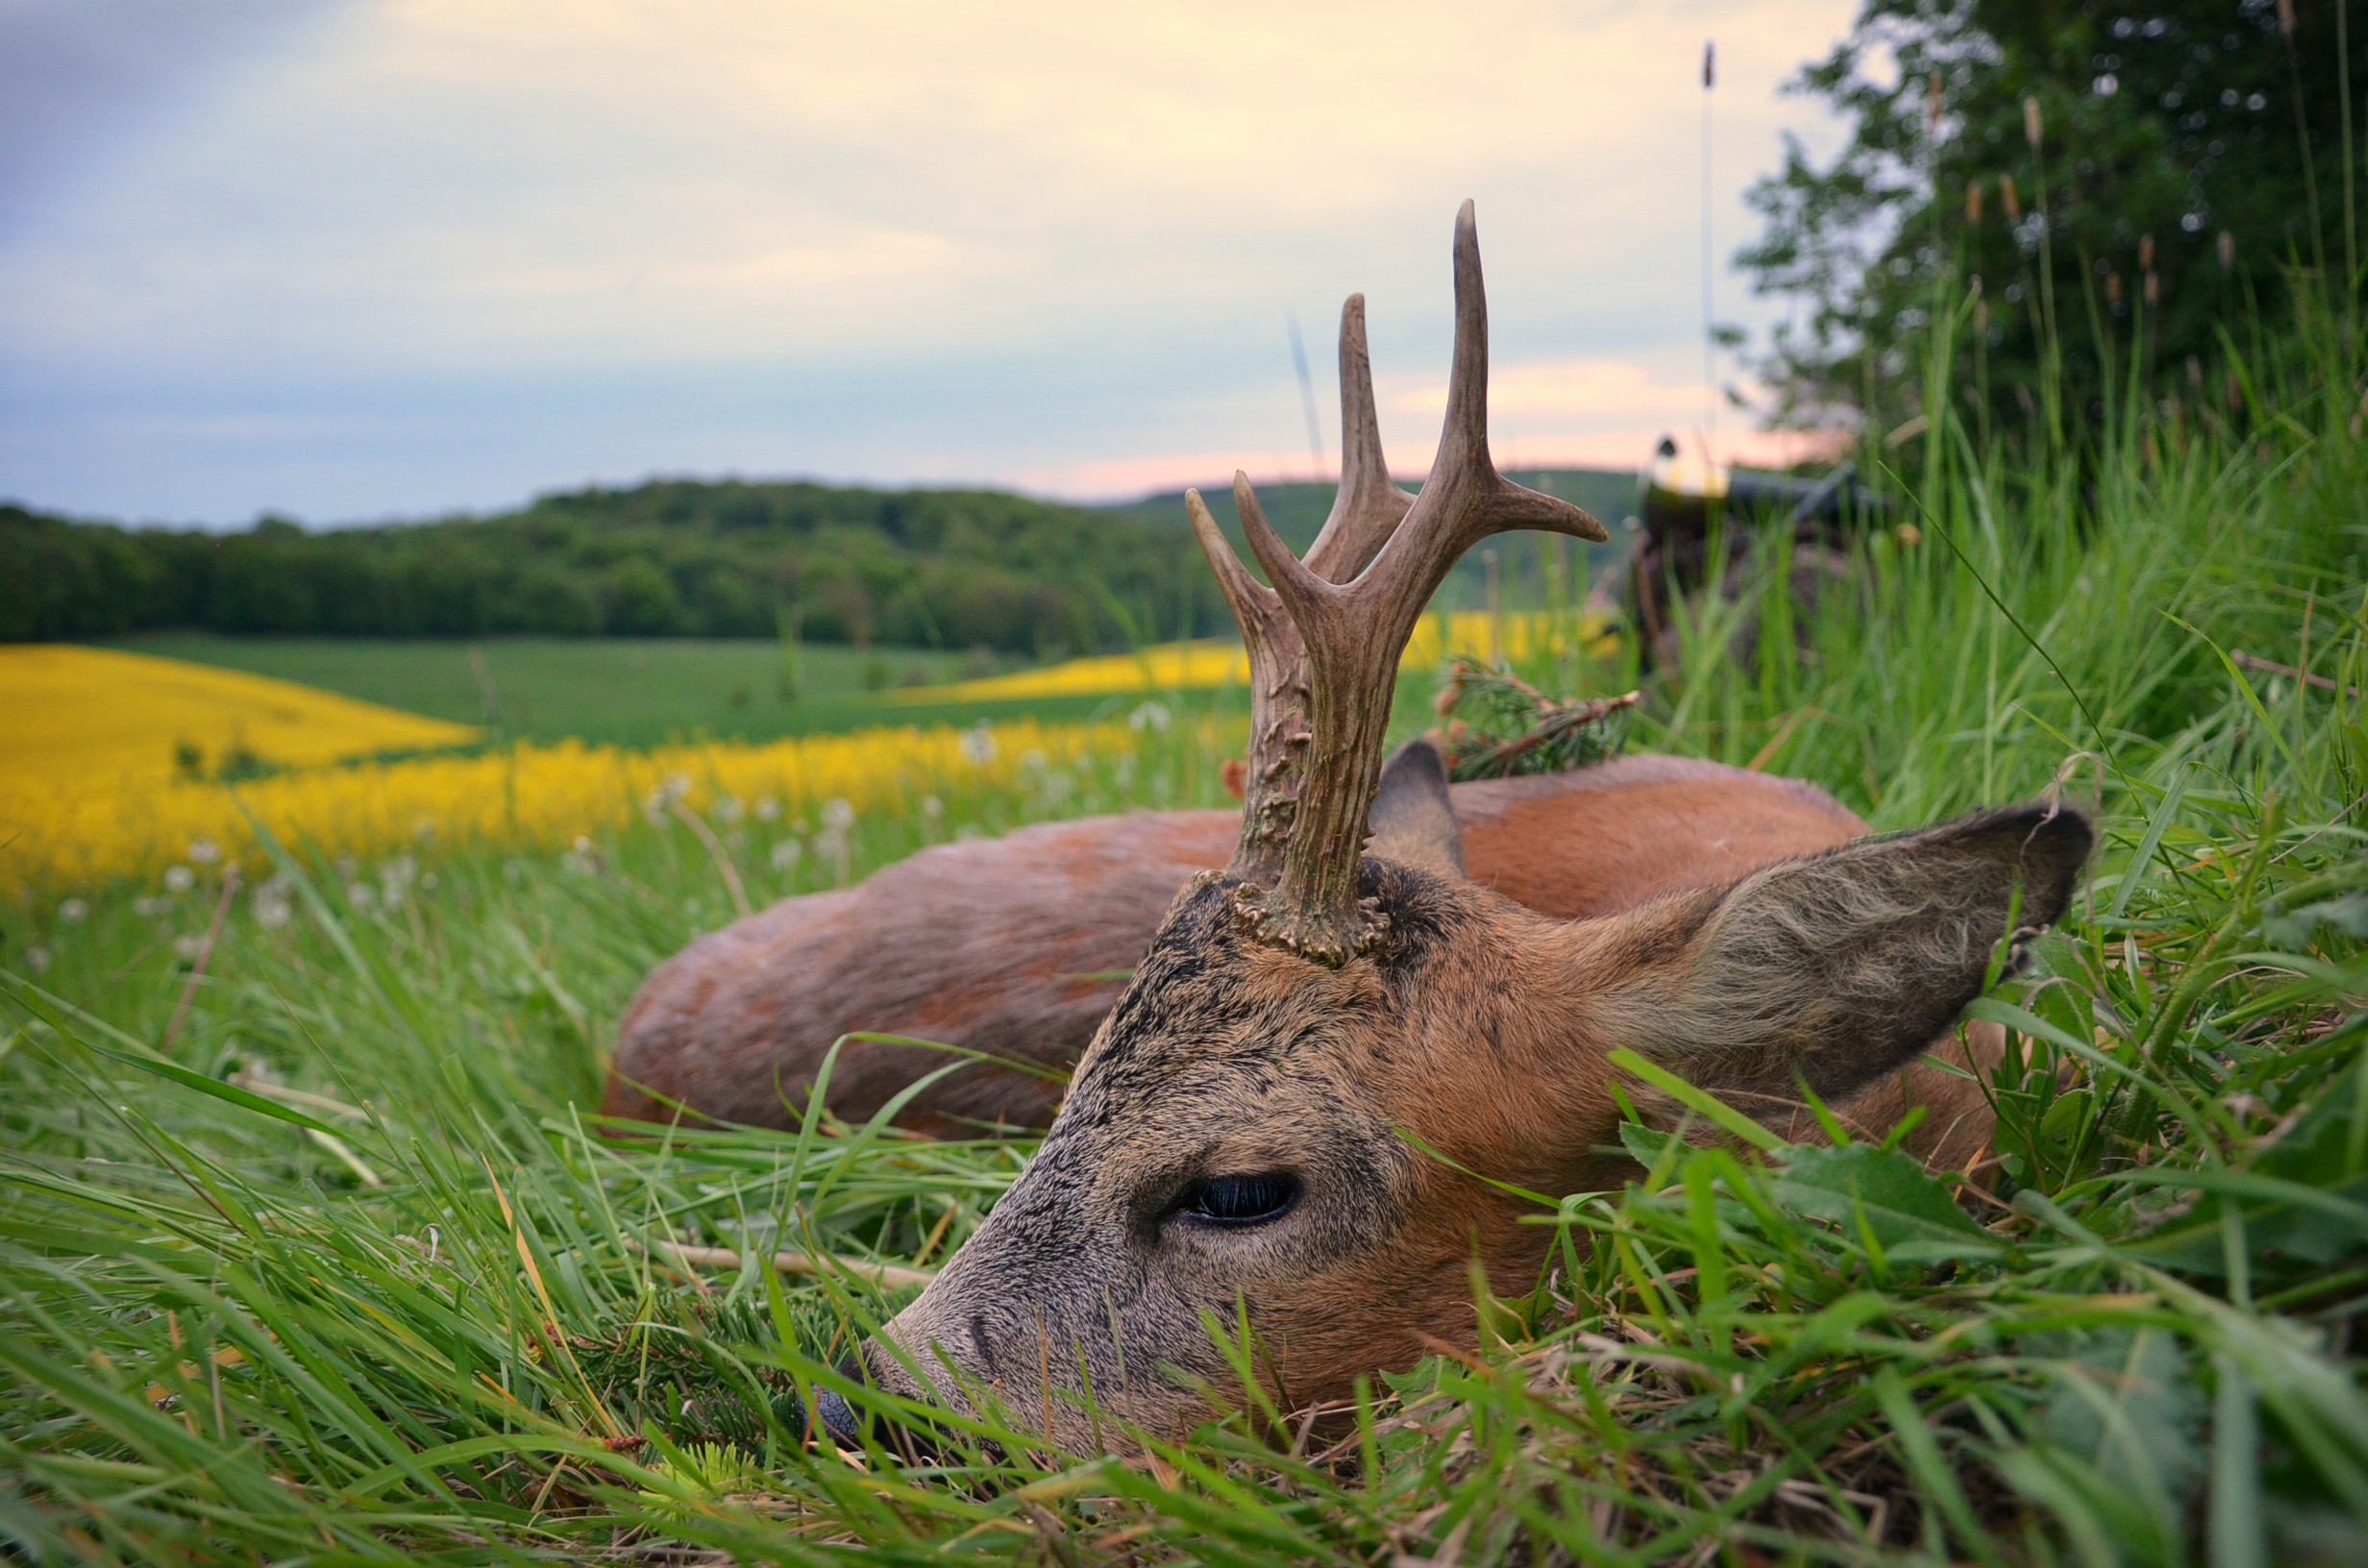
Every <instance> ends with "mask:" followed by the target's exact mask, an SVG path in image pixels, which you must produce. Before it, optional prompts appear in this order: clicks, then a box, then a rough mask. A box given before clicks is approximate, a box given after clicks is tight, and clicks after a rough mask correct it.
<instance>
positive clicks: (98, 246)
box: [0, 0, 1853, 525]
mask: <svg viewBox="0 0 2368 1568" xmlns="http://www.w3.org/2000/svg"><path fill="white" fill-rule="evenodd" d="M1852 10H1853V6H1852V4H1851V3H1850V0H1724V3H1717V4H1712V3H1703V0H1667V3H1663V4H1629V3H1615V0H1559V3H1544V0H1536V3H1532V0H1496V3H1491V4H1474V3H1469V0H1467V3H1465V4H1460V5H1448V4H1436V3H1434V4H1399V3H1396V0H1348V3H1341V4H1334V3H1331V0H1191V3H1174V4H1172V3H1167V0H1130V3H1128V4H1123V5H1110V4H1107V3H1098V4H1077V5H1066V4H1052V3H1045V4H1035V3H1011V4H999V5H994V6H981V5H976V4H969V5H920V4H899V3H895V0H847V3H831V0H767V3H748V4H743V3H726V0H713V3H705V4H698V3H685V0H673V3H663V4H661V3H655V0H0V498H9V499H13V500H16V501H19V502H24V503H27V504H31V505H35V506H39V507H43V508H49V509H55V510H61V511H65V512H69V513H74V514H78V515H86V516H107V517H119V518H126V519H133V520H146V521H170V522H177V523H206V524H210V525H231V524H237V523H243V522H245V521H247V520H250V519H252V518H254V517H255V516H257V515H259V514H260V513H263V512H265V511H271V512H277V513H282V514H285V515H292V516H295V517H298V518H301V519H305V520H308V521H313V522H323V523H329V522H342V521H358V520H367V519H374V518H382V517H393V516H420V515H431V514H440V513H443V512H447V511H456V510H469V511H483V510H491V509H496V508H499V507H502V506H506V505H512V504H516V503H518V502H523V501H524V500H526V499H527V498H529V497H530V496H531V495H533V494H536V493H538V492H543V491H548V490H555V489H565V488H573V487H576V486H579V485H582V484H587V483H595V482H599V483H611V484H614V483H629V482H632V481H634V480H636V479H639V478H644V477H647V476H651V475H658V474H663V475H694V476H723V475H741V476H747V477H774V476H788V475H799V476H809V477H815V478H826V479H832V480H842V481H851V482H853V481H861V482H876V483H894V484H902V483H991V484H997V485H1002V486H1009V487H1015V488H1020V489H1024V490H1027V491H1030V492H1033V493H1037V494H1045V495H1053V496H1066V497H1073V498H1078V499H1100V498H1110V497H1117V496H1122V495H1127V494H1139V493H1142V492H1145V491H1147V490H1151V489H1156V488H1165V487H1169V486H1172V485H1178V484H1183V483H1188V482H1190V483H1204V482H1208V481H1210V480H1212V479H1219V478H1222V477H1224V476H1228V475H1230V474H1231V472H1232V471H1233V470H1234V469H1236V468H1244V469H1246V470H1248V471H1249V472H1250V473H1251V474H1252V475H1253V476H1255V477H1259V478H1307V477H1309V476H1310V475H1311V474H1312V473H1315V472H1320V469H1319V457H1318V455H1317V454H1316V453H1313V452H1311V450H1310V443H1309V438H1308V429H1307V423H1306V419H1305V417H1304V414H1303V411H1302V401H1301V396H1300V391H1299V383H1298V381H1297V380H1296V376H1295V371H1294V369H1293V360H1292V351H1291V339H1290V332H1291V331H1292V324H1293V322H1294V321H1295V322H1296V324H1297V327H1298V330H1299V331H1300V333H1301V334H1302V337H1303V339H1304V342H1305V346H1306V352H1307V358H1308V361H1309V365H1310V368H1311V371H1312V372H1313V376H1314V380H1315V385H1316V395H1317V404H1318V410H1319V424H1320V441H1321V452H1322V457H1321V460H1322V462H1324V463H1326V464H1328V463H1331V462H1335V461H1337V442H1338V437H1339V411H1338V402H1337V399H1338V392H1337V387H1336V380H1335V377H1334V357H1333V355H1334V340H1335V333H1336V331H1337V325H1338V320H1339V310H1340V305H1341V301H1342V298H1343V297H1344V295H1346V294H1347V293H1349V292H1350V291H1352V290H1362V291H1364V292H1365V293H1366V295H1367V297H1368V301H1369V315H1370V328H1371V336H1372V350H1373V357H1374V363H1375V381H1376V388H1377V392H1378V396H1379V399H1380V405H1381V417H1382V427H1383V432H1384V436H1385V439H1386V441H1387V443H1388V447H1389V452H1390V457H1391V463H1392V466H1393V468H1394V470H1396V471H1397V472H1398V473H1399V474H1400V477H1401V478H1407V477H1418V475H1419V474H1420V472H1421V471H1422V469H1423V468H1424V467H1425V466H1427V463H1428V461H1429V456H1430V453H1431V450H1432V447H1433V446H1434V445H1435V443H1436V440H1437V434H1438V418H1439V411H1440V408H1441V406H1442V404H1443V395H1444V394H1443V387H1444V380H1445V373H1446V363H1447V351H1448V339H1449V331H1450V320H1451V303H1452V302H1451V293H1450V282H1449V276H1448V241H1449V236H1450V233H1451V228H1452V224H1453V219H1454V214H1455V209H1456V207H1457V204H1458V203H1459V202H1461V201H1462V200H1463V199H1464V198H1466V197H1471V198H1473V199H1475V200H1476V202H1477V204H1478V211H1479V222H1480V237H1481V249H1482V253H1483V256H1484V257H1485V259H1486V265H1487V273H1488V280H1489V302H1490V313H1491V324H1492V357H1493V363H1494V377H1493V382H1492V386H1493V390H1492V404H1491V428H1492V441H1493V443H1494V447H1495V450H1496V453H1497V457H1498V460H1499V462H1500V464H1502V465H1503V466H1507V467H1513V466H1533V465H1543V464H1587V465H1597V466H1614V467H1629V466H1633V465H1635V464H1636V463H1638V462H1639V461H1640V460H1641V459H1642V457H1643V456H1644V455H1645V454H1646V453H1647V451H1648V450H1649V448H1650V446H1651V443H1652V442H1653V440H1654V439H1655V438H1656V437H1657V436H1659V435H1660V434H1661V433H1662V432H1663V431H1664V430H1674V431H1677V432H1678V433H1680V434H1681V436H1682V437H1684V438H1686V439H1688V440H1689V441H1692V440H1694V439H1697V438H1699V437H1700V436H1702V435H1704V434H1707V435H1708V436H1709V438H1710V441H1711V445H1712V449H1713V452H1714V455H1716V456H1719V457H1722V458H1728V459H1742V458H1750V457H1753V456H1755V455H1757V456H1764V455H1768V454H1770V452H1771V448H1770V444H1769V442H1768V439H1767V438H1765V437H1759V436H1755V435H1754V434H1753V433H1752V432H1751V429H1750V421H1749V419H1748V417H1747V416H1744V415H1741V414H1739V413H1737V412H1735V411H1734V410H1731V409H1730V410H1724V411H1721V412H1719V413H1718V414H1717V415H1716V416H1715V427H1714V429H1711V430H1708V431H1705V429H1704V427H1705V416H1704V412H1703V409H1704V405H1705V398H1704V378H1703V369H1702V331H1701V311H1702V278H1701V257H1702V227H1701V226H1702V196H1701V192H1702V184H1701V180H1702V173H1701V168H1702V165H1701V157H1702V108H1703V92H1702V87H1701V77H1700V71H1701V56H1702V47H1703V42H1704V40H1705V39H1706V38H1713V37H1714V38H1715V40H1716V43H1717V49H1718V65H1719V70H1718V85H1717V87H1716V89H1715V92H1714V129H1713V136H1712V146H1713V164H1712V167H1713V191H1714V200H1713V204H1712V238H1713V244H1714V252H1715V255H1716V256H1717V257H1719V265H1718V267H1717V272H1716V277H1715V280H1714V300H1715V308H1716V313H1717V315H1718V317H1719V319H1721V320H1724V321H1735V322H1739V323H1741V324H1743V325H1745V326H1747V327H1750V328H1754V329H1764V327H1765V326H1766V325H1767V324H1768V323H1769V322H1771V321H1773V320H1775V319H1777V318H1778V317H1779V316H1780V315H1781V313H1782V312H1783V310H1784V308H1785V306H1783V304H1782V303H1781V302H1769V301H1759V300H1754V299H1753V298H1752V297H1751V295H1750V293H1749V291H1748V288H1747V286H1746V284H1745V282H1743V281H1742V280H1741V279H1739V277H1737V276H1736V275H1735V274H1734V273H1733V272H1732V271H1731V270H1730V269H1729V268H1728V267H1727V266H1726V265H1725V257H1727V256H1729V255H1730V254H1731V253H1732V252H1733V250H1734V249H1735V248H1736V246H1737V245H1739V244H1740V243H1742V242H1744V241H1746V240H1747V239H1749V238H1750V237H1751V235H1752V234H1753V233H1755V232H1756V229H1757V224H1756V221H1755V220H1754V219H1753V218H1752V217H1751V215H1750V214H1749V212H1748V211H1747V209H1746V208H1744V206H1743V203H1742V192H1743V190H1744V188H1745V187H1746V186H1747V185H1748V184H1750V182H1751V180H1752V178H1753V177H1754V176H1755V175H1757V174H1759V173H1761V172H1764V171H1766V170H1769V169H1772V168H1773V167H1775V166H1776V163H1777V160H1778V158H1779V156H1780V136H1781V135H1782V134H1783V133H1784V132H1785V131H1786V130H1788V129H1789V130H1791V131H1792V132H1794V133H1795V134H1797V135H1801V136H1803V137H1804V138H1805V139H1806V140H1807V141H1808V142H1809V143H1810V145H1811V146H1812V147H1813V148H1815V147H1824V146H1831V145H1832V144H1833V143H1834V142H1835V141H1836V140H1837V139H1838V133H1837V131H1836V128H1835V127H1834V126H1833V125H1832V124H1831V123H1830V122H1829V121H1828V120H1827V119H1826V117H1825V115H1824V112H1823V110H1821V109H1820V108H1819V107H1818V106H1816V105H1814V104H1813V103H1810V102H1807V101H1804V100H1802V99H1800V98H1797V97H1788V96H1784V95H1782V94H1780V93H1779V91H1778V88H1779V86H1780V85H1781V84H1782V83H1783V81H1784V80H1785V79H1786V78H1787V77H1788V76H1789V75H1790V74H1791V73H1792V72H1793V70H1794V69H1795V68H1797V66H1798V65H1799V64H1800V63H1801V62H1803V61H1806V60H1808V59H1810V58H1812V57H1813V56H1816V55H1819V54H1822V53H1823V52H1824V51H1825V50H1826V49H1828V48H1829V47H1830V46H1831V44H1832V43H1833V41H1834V40H1835V39H1836V38H1838V37H1840V36H1841V34H1842V33H1843V32H1844V31H1845V30H1846V28H1847V26H1848V23H1849V20H1850V16H1851V13H1852ZM1718 374H1719V376H1720V378H1721V379H1722V380H1724V379H1731V378H1734V377H1735V376H1737V375H1738V374H1739V372H1738V369H1737V367H1736V365H1735V364H1734V362H1733V361H1732V360H1731V359H1725V360H1722V363H1721V365H1720V367H1719V371H1718ZM1779 454H1780V453H1779Z"/></svg>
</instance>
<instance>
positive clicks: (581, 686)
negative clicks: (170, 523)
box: [110, 632, 1073, 746]
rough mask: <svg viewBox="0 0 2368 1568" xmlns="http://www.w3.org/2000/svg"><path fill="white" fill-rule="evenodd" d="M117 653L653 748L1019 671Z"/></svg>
mask: <svg viewBox="0 0 2368 1568" xmlns="http://www.w3.org/2000/svg"><path fill="white" fill-rule="evenodd" d="M110 646H112V647H117V648H125V649H132V650H134V651H136V652H141V653H155V654H159V655H161V656H163V657H166V658H174V659H191V660H195V661H196V662H197V663H200V664H213V665H221V666H223V667H225V668H227V669H232V670H246V671H251V672H253V673H254V674H261V675H276V676H278V677H279V678H281V679H283V680H296V681H302V682H304V683H305V684H307V685H309V686H321V687H326V688H327V689H328V690H330V691H333V692H342V693H343V694H345V695H346V696H348V697H358V698H366V699H367V700H369V701H372V702H383V703H385V704H386V705H387V706H389V707H395V708H403V709H406V710H407V711H409V712H412V713H424V714H427V715H429V716H430V717H432V718H436V719H450V720H453V721H455V722H456V723H466V724H484V725H487V726H488V728H493V727H497V726H498V727H499V729H500V730H501V732H502V733H503V734H504V735H506V737H508V738H509V739H513V740H532V741H544V742H549V741H555V740H559V739H561V738H563V737H567V736H575V737H578V738H579V739H581V740H586V741H594V742H607V743H610V744H613V745H618V746H656V745H659V744H662V743H664V742H666V741H668V740H671V739H681V738H688V737H693V736H701V735H703V736H707V737H710V738H713V739H716V740H746V741H765V740H772V739H774V738H776V737H777V736H782V735H804V734H810V733H813V732H816V731H829V730H846V729H857V728H861V727H863V726H864V725H867V724H876V723H913V722H929V721H933V720H936V719H939V718H942V717H947V716H948V713H947V710H944V709H940V708H937V707H934V706H925V707H919V708H916V707H914V706H913V705H911V704H893V703H891V702H890V700H889V698H890V697H891V696H892V695H893V694H894V693H895V692H896V691H898V690H900V689H901V688H904V687H909V686H922V685H930V684H935V683H939V682H943V681H949V680H956V679H960V678H961V677H962V676H963V675H965V674H984V673H991V672H999V671H1001V670H1003V669H1007V668H1012V667H1014V666H1015V665H1016V664H1017V662H1018V661H1015V660H1009V659H1005V660H1001V661H990V660H985V659H980V658H977V657H975V656H974V657H971V658H967V659H966V658H965V657H963V656H961V655H957V654H950V653H942V652H936V651H932V650H929V649H905V648H888V649H852V648H841V647H835V646H831V645H827V644H825V645H820V646H815V645H801V646H800V648H799V649H798V652H797V665H796V670H797V674H796V678H795V680H794V682H793V681H791V680H790V679H788V678H786V670H785V666H784V661H783V656H782V649H781V645H780V644H779V643H777V642H772V641H759V640H756V639H753V638H751V639H720V640H707V639H701V638H688V637H651V638H592V637H582V638H555V637H519V638H506V639H493V640H489V641H486V642H482V643H461V642H441V641H408V640H387V641H379V640H376V639H369V638H336V637H226V636H223V635H220V634H218V633H214V632H158V633H152V634H150V635H147V636H142V637H136V638H127V639H124V640H122V641H119V642H116V643H114V644H111V645H110ZM480 665H481V667H482V671H483V674H482V677H481V676H480V674H479V668H480ZM793 694H794V695H793ZM1072 705H1073V704H1072ZM961 711H962V712H963V713H969V712H972V711H975V710H971V709H964V710H961Z"/></svg>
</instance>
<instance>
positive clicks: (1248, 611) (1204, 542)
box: [1184, 490, 1280, 631]
mask: <svg viewBox="0 0 2368 1568" xmlns="http://www.w3.org/2000/svg"><path fill="white" fill-rule="evenodd" d="M1184 510H1185V511H1186V512H1188V513H1190V514H1191V516H1192V520H1193V537H1194V538H1195V539H1197V540H1198V541H1200V553H1201V554H1203V555H1206V556H1207V557H1208V558H1209V568H1210V570H1211V571H1213V572H1215V573H1216V574H1217V586H1218V590H1219V591H1220V592H1221V593H1222V594H1223V595H1224V596H1225V604H1226V606H1227V607H1228V608H1230V609H1231V610H1232V611H1233V618H1234V620H1236V621H1237V622H1240V623H1241V624H1242V629H1243V630H1244V631H1247V630H1248V629H1249V623H1250V621H1251V620H1253V619H1260V620H1263V619H1264V618H1265V612H1266V610H1267V608H1268V607H1269V606H1270V605H1278V606H1279V603H1280V601H1279V600H1276V599H1275V597H1274V590H1273V589H1271V588H1269V587H1268V586H1267V585H1266V584H1265V583H1263V582H1260V581H1259V580H1258V579H1257V578H1256V577H1253V576H1250V575H1249V569H1248V568H1247V567H1246V566H1244V565H1243V564H1242V558H1241V557H1240V556H1238V555H1236V554H1235V553H1234V552H1233V546H1232V545H1231V544H1229V543H1227V542H1226V539H1225V535H1224V531H1223V530H1222V529H1221V528H1220V527H1218V526H1217V519H1216V518H1214V517H1211V516H1210V515H1209V504H1208V502H1204V501H1202V500H1201V499H1200V492H1199V491H1198V490H1187V491H1185V492H1184Z"/></svg>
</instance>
